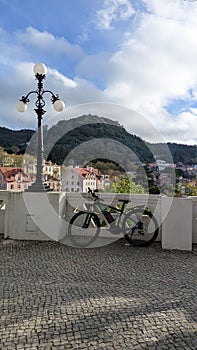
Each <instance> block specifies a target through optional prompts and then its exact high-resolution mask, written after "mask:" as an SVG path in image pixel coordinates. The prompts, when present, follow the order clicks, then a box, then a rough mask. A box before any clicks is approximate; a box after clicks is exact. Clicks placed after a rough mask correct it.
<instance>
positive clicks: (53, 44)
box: [16, 27, 83, 58]
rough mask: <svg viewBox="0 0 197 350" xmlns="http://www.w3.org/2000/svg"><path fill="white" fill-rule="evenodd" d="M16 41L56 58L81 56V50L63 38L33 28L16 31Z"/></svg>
mask: <svg viewBox="0 0 197 350" xmlns="http://www.w3.org/2000/svg"><path fill="white" fill-rule="evenodd" d="M16 37H17V40H19V42H20V43H22V44H26V45H28V46H33V47H36V48H40V49H42V50H43V51H46V52H47V51H48V52H51V53H53V54H54V55H56V56H58V55H60V54H65V55H66V54H67V55H70V56H72V57H78V58H79V57H80V56H81V55H82V54H83V51H82V49H81V48H80V47H79V46H78V45H72V44H70V43H69V41H68V40H66V39H65V38H64V37H60V38H59V37H55V36H54V35H53V34H51V33H49V32H47V31H43V32H41V31H39V30H37V29H35V28H33V27H28V28H26V31H25V32H24V31H20V32H19V31H18V32H17V33H16Z"/></svg>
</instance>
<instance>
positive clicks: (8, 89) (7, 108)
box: [0, 0, 197, 144]
mask: <svg viewBox="0 0 197 350" xmlns="http://www.w3.org/2000/svg"><path fill="white" fill-rule="evenodd" d="M143 1H144V4H145V5H146V7H147V9H148V11H147V12H143V13H142V14H141V17H140V20H139V17H138V20H139V22H138V23H137V25H136V27H135V29H133V27H132V30H131V29H129V27H128V28H127V33H125V35H124V36H123V40H122V45H121V47H120V48H119V50H118V51H116V52H114V53H110V52H107V51H106V48H105V51H103V52H99V54H90V55H86V56H85V54H84V52H83V50H81V48H80V47H77V46H75V45H71V44H70V43H69V42H67V41H66V40H65V39H64V38H57V37H55V36H53V35H52V34H51V33H48V32H40V31H38V30H36V29H35V28H29V29H27V30H26V31H25V33H18V34H17V39H18V40H19V44H18V45H17V43H15V44H10V45H9V43H8V38H6V34H5V33H3V34H2V33H0V35H1V37H3V38H4V39H2V40H1V47H3V48H4V50H2V52H1V56H0V60H1V62H4V63H1V64H6V62H7V61H9V59H10V60H11V62H10V63H9V64H10V65H12V76H11V77H9V76H4V77H3V76H2V77H1V84H2V86H3V87H4V89H2V92H1V96H0V105H1V115H2V124H3V125H5V126H9V127H13V128H14V127H16V126H18V127H34V128H35V126H36V119H35V116H34V112H33V108H34V107H33V102H31V104H30V106H29V108H28V112H27V113H25V114H19V113H18V112H16V111H15V102H17V100H18V99H19V98H20V97H21V96H22V94H25V93H26V92H28V91H30V90H31V89H32V88H33V87H34V86H35V80H34V76H33V73H32V66H33V63H32V61H33V59H29V57H28V53H29V52H28V50H27V51H26V49H25V48H26V47H27V46H28V45H31V46H32V47H35V48H36V47H40V49H42V48H43V52H46V53H47V54H49V53H51V52H52V50H56V52H57V57H58V55H59V54H61V53H66V52H67V53H68V52H70V55H71V54H72V55H73V57H74V56H75V55H77V54H78V53H79V56H78V57H79V58H78V67H76V69H75V72H76V73H77V76H73V77H72V79H71V78H68V77H67V76H65V75H63V74H61V73H60V72H59V71H58V70H57V69H56V70H55V69H53V67H52V66H51V68H49V69H48V74H47V79H46V81H45V84H46V87H47V88H48V89H50V90H52V91H53V92H54V93H58V94H59V95H60V97H61V98H62V99H63V100H64V102H65V104H66V108H69V107H71V106H75V105H79V104H83V103H93V102H111V103H114V104H118V105H122V106H125V107H128V108H130V109H132V110H135V111H137V112H138V113H140V114H142V115H143V116H144V117H145V118H146V119H147V120H148V121H149V123H152V124H153V125H154V127H155V128H156V129H158V131H160V132H161V133H162V135H163V137H164V139H165V140H166V141H176V142H180V143H190V144H192V143H197V112H196V108H197V107H196V106H197V103H196V106H195V102H197V101H196V100H197V92H196V91H197V88H196V87H197V64H196V62H197V42H196V36H197V22H196V18H197V2H192V3H191V2H189V1H183V0H143ZM126 4H127V5H128V4H129V5H130V6H131V4H130V2H129V1H123V0H122V1H105V2H104V5H105V7H103V8H102V9H101V10H100V11H101V12H98V13H97V15H98V18H97V19H98V23H97V24H98V25H100V26H102V27H103V28H111V27H112V25H113V23H114V21H118V20H120V19H124V15H123V12H121V11H123V5H125V6H127V5H126ZM125 8H126V7H125ZM104 10H105V12H102V11H104ZM110 11H111V12H110ZM124 13H125V16H127V15H128V16H131V15H132V14H133V13H132V7H131V10H130V12H129V11H128V12H127V11H124ZM125 18H126V17H125ZM102 21H104V22H102ZM2 43H3V46H2ZM95 45H96V42H95ZM20 49H22V54H21V56H23V61H22V60H20V58H21V57H20ZM75 50H76V51H75ZM7 52H8V53H7ZM81 52H82V54H81ZM26 57H27V59H26ZM75 57H77V56H75ZM6 58H7V61H6ZM25 59H26V61H27V63H24V61H25ZM19 61H21V62H22V63H21V64H19V63H18V62H19ZM54 65H55V64H54ZM99 79H102V80H103V82H104V84H105V88H104V89H103V90H102V89H101V88H98V87H97V86H96V85H95V84H94V83H92V81H97V80H98V81H99ZM179 99H182V100H183V101H184V100H185V101H186V102H187V104H188V105H189V102H190V100H191V102H192V106H193V108H190V110H188V111H186V112H182V111H181V112H180V113H178V114H177V115H176V116H173V115H171V114H170V112H167V110H168V109H167V106H168V104H170V103H171V102H173V101H176V100H177V101H178V100H179ZM10 100H12V103H10ZM13 102H14V104H13ZM88 107H90V106H87V109H86V110H87V113H88ZM46 109H47V111H48V113H47V114H46V117H45V118H46V119H47V118H49V119H50V116H52V115H54V114H53V113H54V111H53V109H52V107H51V103H48V101H47V106H46ZM80 109H81V110H82V107H80V108H79V110H80ZM109 109H110V108H109ZM115 109H116V108H115V106H114V108H111V115H110V113H108V117H111V119H113V116H114V118H115V119H117V120H119V122H120V123H121V124H123V125H124V126H125V127H126V128H127V129H128V130H129V131H130V132H131V133H133V132H136V133H137V134H139V135H140V136H141V137H143V138H144V139H147V140H149V141H154V142H156V141H157V139H156V138H157V133H154V132H153V129H152V128H151V127H150V128H148V127H146V126H145V124H144V122H141V120H137V117H136V115H132V117H131V115H130V114H129V113H124V115H122V114H119V115H118V114H117V115H116V114H115ZM103 111H104V109H103ZM90 112H91V111H90ZM79 114H80V112H79ZM4 116H7V120H5V119H3V117H4ZM134 118H136V120H134ZM155 135H156V136H155ZM158 141H159V140H158Z"/></svg>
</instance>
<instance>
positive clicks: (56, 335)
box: [0, 240, 197, 350]
mask: <svg viewBox="0 0 197 350" xmlns="http://www.w3.org/2000/svg"><path fill="white" fill-rule="evenodd" d="M0 270H1V272H0V273H1V285H0V310H1V311H0V313H1V314H0V325H1V330H0V349H1V350H4V349H17V350H18V349H31V350H34V349H47V350H49V349H62V350H63V349H92V350H93V349H106V350H110V349H117V350H118V349H120V350H123V349H138V350H140V349H171V350H172V349H179V350H182V349H193V350H194V349H195V350H196V349H197V247H196V246H195V247H194V250H193V252H180V251H179V252H178V251H164V250H161V248H160V245H159V244H158V243H156V244H154V245H153V246H151V247H148V248H133V247H130V246H127V245H125V241H124V240H119V241H117V242H115V243H113V244H111V245H108V246H105V247H101V248H97V249H77V248H72V247H68V246H65V245H61V244H59V243H55V242H35V241H34V242H30V241H20V242H19V241H18V242H17V241H12V240H5V241H4V240H1V241H0Z"/></svg>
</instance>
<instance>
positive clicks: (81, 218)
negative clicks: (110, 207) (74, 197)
mask: <svg viewBox="0 0 197 350" xmlns="http://www.w3.org/2000/svg"><path fill="white" fill-rule="evenodd" d="M99 233H100V220H99V218H98V216H97V215H96V214H94V213H92V212H90V213H89V212H79V213H77V214H75V215H74V216H73V217H72V219H71V220H70V222H69V225H68V238H69V239H70V241H71V242H72V243H73V245H74V246H75V247H79V248H86V247H88V246H90V245H91V244H92V243H93V242H95V241H96V239H97V237H98V236H99Z"/></svg>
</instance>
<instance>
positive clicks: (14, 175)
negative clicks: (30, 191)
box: [0, 167, 32, 191]
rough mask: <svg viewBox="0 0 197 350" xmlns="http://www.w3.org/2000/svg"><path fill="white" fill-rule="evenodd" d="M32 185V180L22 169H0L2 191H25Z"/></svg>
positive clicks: (0, 187)
mask: <svg viewBox="0 0 197 350" xmlns="http://www.w3.org/2000/svg"><path fill="white" fill-rule="evenodd" d="M31 184H32V178H31V177H30V176H29V175H28V174H26V173H25V172H24V171H23V169H22V168H11V167H0V189H1V190H7V191H24V190H26V189H27V188H28V187H29V186H31Z"/></svg>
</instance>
